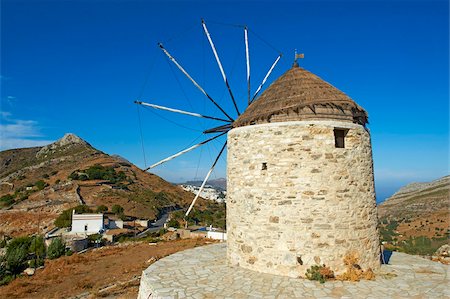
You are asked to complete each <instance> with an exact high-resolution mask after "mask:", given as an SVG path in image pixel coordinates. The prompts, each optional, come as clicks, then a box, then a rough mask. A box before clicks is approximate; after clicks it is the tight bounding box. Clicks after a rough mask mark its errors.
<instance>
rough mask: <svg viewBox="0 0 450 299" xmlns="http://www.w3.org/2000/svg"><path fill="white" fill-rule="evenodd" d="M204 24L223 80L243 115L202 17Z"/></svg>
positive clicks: (237, 110) (235, 106)
mask: <svg viewBox="0 0 450 299" xmlns="http://www.w3.org/2000/svg"><path fill="white" fill-rule="evenodd" d="M202 26H203V30H204V31H205V34H206V37H207V38H208V41H209V44H210V45H211V49H212V51H213V53H214V57H216V61H217V64H218V65H219V69H220V72H221V73H222V78H223V81H224V82H225V85H226V86H227V88H228V92H229V94H230V96H231V100H232V101H233V104H234V108H235V109H236V112H237V114H238V115H241V113H240V112H239V109H238V107H237V105H236V101H235V100H234V96H233V92H232V91H231V88H230V84H229V83H228V79H227V76H226V75H225V71H224V70H223V67H222V63H221V62H220V58H219V55H218V54H217V50H216V46H214V43H213V41H212V39H211V35H210V34H209V31H208V28H206V24H205V20H203V19H202Z"/></svg>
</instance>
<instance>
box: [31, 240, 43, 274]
mask: <svg viewBox="0 0 450 299" xmlns="http://www.w3.org/2000/svg"><path fill="white" fill-rule="evenodd" d="M28 251H29V252H30V253H32V254H35V258H34V259H33V260H32V265H31V266H32V267H34V266H36V267H39V266H42V265H43V264H44V257H45V244H44V238H43V237H42V236H33V237H32V239H31V241H30V247H29V249H28Z"/></svg>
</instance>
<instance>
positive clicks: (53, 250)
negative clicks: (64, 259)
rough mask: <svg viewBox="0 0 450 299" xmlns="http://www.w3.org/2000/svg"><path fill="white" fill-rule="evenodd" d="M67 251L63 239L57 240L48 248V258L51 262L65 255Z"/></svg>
mask: <svg viewBox="0 0 450 299" xmlns="http://www.w3.org/2000/svg"><path fill="white" fill-rule="evenodd" d="M65 251H66V245H65V244H64V242H63V240H62V239H61V238H55V239H54V240H53V241H52V243H50V245H49V246H48V250H47V257H48V258H49V259H51V260H53V259H56V258H59V257H60V256H62V255H64V253H65Z"/></svg>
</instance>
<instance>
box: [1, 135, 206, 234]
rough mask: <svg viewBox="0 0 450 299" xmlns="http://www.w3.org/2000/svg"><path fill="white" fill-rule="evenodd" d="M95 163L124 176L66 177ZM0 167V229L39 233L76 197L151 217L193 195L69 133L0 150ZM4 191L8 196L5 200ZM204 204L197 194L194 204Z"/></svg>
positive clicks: (183, 203) (74, 203)
mask: <svg viewBox="0 0 450 299" xmlns="http://www.w3.org/2000/svg"><path fill="white" fill-rule="evenodd" d="M95 165H101V166H104V167H109V168H112V169H114V172H115V173H116V174H118V173H121V172H123V175H124V176H123V177H121V179H120V181H114V182H111V181H108V180H105V179H95V180H94V179H90V178H88V179H86V178H85V179H84V180H79V179H71V178H69V176H71V174H73V173H77V174H84V172H85V170H87V169H89V168H90V167H92V166H95ZM0 169H1V171H0V197H2V199H3V200H2V201H0V208H2V209H1V210H0V235H2V234H7V235H11V236H18V235H24V234H30V233H35V232H36V231H37V228H38V226H39V230H40V232H41V233H42V232H45V231H48V230H49V229H50V228H51V227H52V226H53V221H54V219H56V217H57V216H58V215H59V214H60V213H61V212H62V211H63V210H65V209H68V208H70V207H74V206H77V205H79V204H81V203H85V204H87V205H88V206H89V207H91V208H92V209H93V210H95V209H96V208H97V207H98V206H99V205H105V206H107V207H108V209H109V210H110V211H111V207H112V206H113V205H114V204H119V205H121V206H122V207H124V209H125V214H126V215H128V216H133V217H137V218H144V219H154V218H156V217H157V214H158V212H159V211H161V210H162V209H163V208H165V207H182V208H184V207H186V206H187V205H188V204H189V203H190V202H191V201H192V199H193V195H192V194H191V193H189V192H186V191H184V190H182V189H181V188H180V187H178V186H174V185H172V184H171V183H168V182H166V181H164V180H163V179H161V178H160V177H158V176H156V175H153V174H150V173H147V172H143V171H142V170H141V169H139V168H137V167H136V166H134V165H133V164H131V163H130V162H128V161H126V160H124V159H122V158H120V157H114V156H110V155H107V154H105V153H103V152H101V151H99V150H97V149H95V148H93V147H92V146H91V145H89V144H88V143H87V142H85V141H84V140H82V139H80V138H79V137H77V136H75V135H73V134H66V135H65V136H64V137H63V138H62V139H60V140H58V141H56V142H55V143H52V144H50V145H47V146H44V147H34V148H25V149H14V150H7V151H3V152H0ZM39 181H41V182H39ZM44 184H45V185H44ZM44 186H45V187H44ZM8 194H9V195H10V197H13V199H12V200H11V199H10V200H9V201H7V199H6V198H5V195H8ZM204 206H205V202H204V201H203V200H200V202H199V205H197V208H200V209H202V207H204Z"/></svg>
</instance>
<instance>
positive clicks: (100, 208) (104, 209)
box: [95, 205, 108, 213]
mask: <svg viewBox="0 0 450 299" xmlns="http://www.w3.org/2000/svg"><path fill="white" fill-rule="evenodd" d="M95 212H96V213H104V212H108V207H107V206H105V205H100V206H98V207H97V209H96V210H95Z"/></svg>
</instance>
